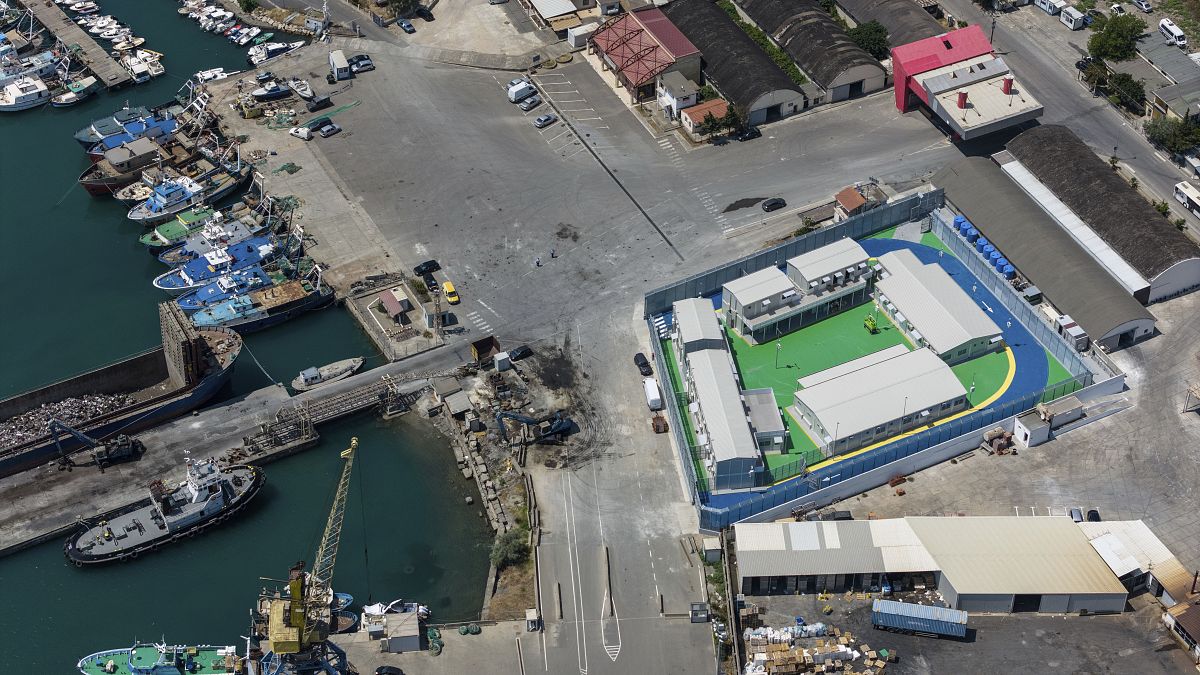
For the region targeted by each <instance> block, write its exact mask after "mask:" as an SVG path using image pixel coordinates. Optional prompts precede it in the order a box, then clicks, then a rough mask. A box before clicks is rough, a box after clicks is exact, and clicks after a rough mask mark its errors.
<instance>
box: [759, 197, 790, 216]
mask: <svg viewBox="0 0 1200 675" xmlns="http://www.w3.org/2000/svg"><path fill="white" fill-rule="evenodd" d="M785 206H787V202H785V201H784V200H783V198H782V197H772V198H770V199H768V200H767V201H765V202H763V203H762V210H763V211H766V212H767V213H770V212H772V211H778V210H779V209H782V208H783V207H785Z"/></svg>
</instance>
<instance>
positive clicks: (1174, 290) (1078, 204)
mask: <svg viewBox="0 0 1200 675" xmlns="http://www.w3.org/2000/svg"><path fill="white" fill-rule="evenodd" d="M1007 149H1008V152H1009V154H1011V155H1012V156H1013V157H1014V158H1015V159H1016V160H1017V161H1019V162H1020V163H1021V164H1022V165H1023V166H1024V167H1025V168H1027V169H1028V170H1029V171H1030V172H1031V173H1032V174H1033V175H1034V176H1035V177H1036V178H1037V180H1039V181H1040V182H1041V183H1043V184H1044V185H1045V186H1046V187H1048V188H1049V189H1050V190H1051V191H1052V192H1053V193H1054V195H1055V196H1056V197H1058V199H1060V200H1061V201H1062V202H1063V203H1064V204H1066V205H1067V206H1068V207H1069V208H1070V209H1071V211H1073V212H1074V213H1075V214H1076V215H1078V216H1079V218H1081V219H1082V220H1083V222H1084V223H1086V224H1087V226H1088V227H1089V228H1091V230H1092V231H1094V232H1095V233H1096V234H1097V235H1099V237H1100V238H1101V239H1103V240H1104V243H1106V244H1107V245H1108V246H1109V247H1111V248H1112V250H1114V251H1116V252H1117V253H1118V254H1119V255H1120V256H1121V257H1122V258H1123V259H1124V260H1125V261H1126V262H1128V263H1129V264H1130V265H1131V266H1132V267H1133V268H1134V269H1135V270H1137V272H1138V274H1140V275H1141V276H1142V277H1144V278H1145V279H1146V280H1147V281H1149V282H1150V288H1149V289H1148V292H1147V293H1145V294H1139V297H1138V298H1137V299H1138V300H1140V301H1141V302H1143V303H1150V302H1155V301H1157V300H1163V299H1166V298H1170V297H1173V296H1175V295H1178V294H1180V293H1182V292H1184V291H1187V290H1191V289H1194V288H1196V287H1198V286H1200V248H1197V247H1196V244H1194V243H1192V241H1191V240H1190V239H1188V238H1187V236H1186V235H1184V234H1183V232H1180V231H1179V230H1178V229H1176V228H1175V226H1174V225H1172V224H1171V223H1170V221H1168V220H1167V219H1166V218H1164V217H1163V216H1162V214H1160V213H1159V212H1158V211H1156V210H1155V209H1154V207H1153V206H1151V205H1150V202H1148V201H1147V200H1146V199H1145V198H1144V197H1143V196H1142V195H1140V194H1138V192H1137V190H1134V189H1133V188H1132V187H1130V186H1129V184H1128V183H1126V182H1125V180H1124V179H1123V178H1121V176H1120V175H1118V174H1117V172H1115V171H1113V170H1112V168H1111V167H1110V166H1109V165H1108V163H1107V162H1105V161H1104V160H1102V159H1100V157H1099V156H1097V155H1096V153H1095V152H1093V151H1092V149H1091V148H1090V147H1088V145H1087V144H1086V143H1084V142H1083V141H1082V140H1080V138H1079V137H1078V136H1076V135H1075V133H1074V132H1073V131H1071V130H1070V129H1068V128H1067V127H1064V126H1060V125H1057V124H1049V125H1045V126H1040V127H1036V128H1034V129H1030V130H1029V131H1026V132H1024V133H1022V134H1020V135H1019V136H1017V137H1016V138H1014V139H1012V140H1011V141H1009V142H1008V146H1007Z"/></svg>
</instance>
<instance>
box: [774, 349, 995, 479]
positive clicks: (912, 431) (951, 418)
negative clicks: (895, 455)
mask: <svg viewBox="0 0 1200 675" xmlns="http://www.w3.org/2000/svg"><path fill="white" fill-rule="evenodd" d="M1004 353H1005V355H1007V356H1008V375H1007V376H1006V377H1005V378H1004V384H1003V385H1001V387H1000V389H998V390H997V391H996V393H995V394H992V395H991V396H989V397H988V398H987V400H985V401H983V402H982V403H980V404H979V405H977V406H975V407H973V408H968V409H967V410H964V411H962V412H959V413H955V414H953V415H951V416H949V417H944V418H942V419H940V420H938V421H936V422H934V423H933V424H928V425H925V426H923V427H919V428H917V429H909V430H908V431H906V432H904V433H902V434H897V435H896V436H892V437H891V438H888V439H885V440H882V441H879V442H878V443H873V444H871V445H868V446H867V447H865V448H859V449H858V450H855V451H854V452H850V453H847V454H845V455H840V456H838V457H832V458H830V459H827V460H825V461H823V462H819V463H817V464H814V465H812V466H811V467H808V470H809V471H816V470H817V469H823V468H825V467H827V466H833V465H834V464H837V463H838V462H841V461H843V460H847V459H850V458H851V457H856V456H858V455H861V454H863V453H864V452H867V451H870V450H874V449H875V448H878V447H880V446H883V445H887V444H888V443H892V442H894V441H898V440H900V439H902V438H907V437H909V436H912V435H914V434H919V433H921V432H922V431H925V430H926V429H932V428H933V427H936V426H941V425H943V424H946V423H947V422H952V421H954V420H956V419H958V418H960V417H965V416H966V415H970V414H971V413H973V412H976V411H978V410H982V409H984V408H986V407H988V406H989V405H991V404H993V403H995V402H996V400H997V399H999V398H1000V397H1001V396H1003V395H1004V392H1006V391H1008V388H1009V387H1010V386H1012V382H1013V379H1014V378H1016V376H1017V359H1016V357H1015V356H1013V352H1012V348H1010V347H1008V346H1007V345H1006V346H1005V347H1004ZM788 416H789V417H791V414H789V415H788ZM793 419H794V418H793ZM801 430H802V431H803V430H804V427H803V426H801ZM809 438H810V439H811V436H810V437H809ZM818 447H820V446H818ZM803 475H804V474H800V475H797V476H792V477H791V478H784V479H783V480H781V481H777V482H775V483H772V486H774V485H781V484H783V483H786V482H788V481H790V480H796V479H797V478H801V477H802V476H803Z"/></svg>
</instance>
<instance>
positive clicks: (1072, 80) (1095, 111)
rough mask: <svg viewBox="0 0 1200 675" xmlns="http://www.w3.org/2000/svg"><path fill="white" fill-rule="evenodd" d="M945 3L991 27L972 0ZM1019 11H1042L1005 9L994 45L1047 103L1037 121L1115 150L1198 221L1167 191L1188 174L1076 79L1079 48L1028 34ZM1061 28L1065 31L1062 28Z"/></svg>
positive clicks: (989, 145) (987, 145) (996, 143)
mask: <svg viewBox="0 0 1200 675" xmlns="http://www.w3.org/2000/svg"><path fill="white" fill-rule="evenodd" d="M944 5H945V6H946V7H947V9H949V10H950V11H951V12H952V13H953V14H954V15H955V16H958V17H961V18H964V19H966V20H967V21H970V22H972V23H978V24H980V25H981V26H982V27H983V29H984V32H985V33H988V32H990V31H991V25H992V23H991V22H992V19H991V17H990V16H988V15H986V14H984V12H983V11H981V10H980V9H979V7H978V6H977V5H975V4H973V3H971V2H970V0H946V2H944ZM1023 12H1041V10H1040V9H1038V8H1036V7H1034V6H1032V5H1029V6H1026V7H1022V8H1020V9H1018V10H1017V11H1015V12H1012V13H1009V14H1003V13H1002V14H1000V15H999V16H998V17H997V20H996V29H995V35H994V38H993V40H992V46H993V47H995V49H996V52H997V53H998V54H999V55H1000V56H1002V57H1003V58H1004V60H1005V61H1006V62H1007V63H1008V65H1009V67H1010V68H1012V70H1013V72H1015V73H1016V76H1017V81H1018V82H1021V83H1023V84H1024V86H1026V87H1028V88H1029V90H1030V91H1031V92H1032V93H1033V95H1034V97H1035V98H1037V100H1039V101H1041V103H1042V105H1043V106H1045V113H1044V114H1043V115H1042V117H1041V119H1040V120H1039V121H1040V122H1041V123H1042V124H1062V125H1065V126H1068V127H1070V128H1071V130H1073V131H1074V132H1075V134H1076V135H1078V136H1079V137H1080V138H1081V139H1083V140H1084V141H1085V142H1086V143H1087V144H1088V145H1090V146H1091V147H1092V148H1093V149H1094V150H1095V151H1096V152H1097V153H1098V154H1100V155H1101V156H1103V157H1109V156H1111V155H1113V154H1114V150H1115V154H1116V156H1117V157H1118V158H1120V160H1121V163H1122V164H1123V165H1124V166H1126V167H1128V168H1129V169H1130V170H1131V171H1132V172H1133V173H1134V174H1135V175H1136V176H1137V178H1138V181H1140V182H1141V184H1142V186H1143V187H1144V189H1147V190H1149V191H1152V192H1153V193H1154V194H1155V195H1156V196H1157V197H1158V198H1159V199H1165V200H1166V201H1167V202H1168V203H1170V204H1171V205H1172V207H1173V211H1174V212H1175V214H1176V216H1185V217H1186V218H1188V220H1189V221H1190V222H1191V223H1193V224H1195V223H1200V220H1197V219H1196V218H1195V216H1193V215H1191V214H1190V213H1187V212H1186V211H1185V210H1184V209H1183V208H1174V207H1178V203H1177V202H1175V201H1174V199H1173V198H1172V196H1171V195H1172V191H1173V189H1174V186H1175V184H1176V183H1178V182H1179V181H1181V180H1185V179H1186V178H1188V175H1187V174H1186V173H1185V172H1184V171H1183V170H1182V169H1180V168H1179V167H1177V166H1176V165H1174V164H1172V163H1171V162H1169V161H1166V159H1164V158H1163V157H1161V156H1159V155H1157V154H1156V153H1155V149H1154V148H1153V147H1152V146H1151V145H1150V144H1149V143H1148V142H1147V141H1146V138H1145V136H1144V135H1143V134H1142V131H1141V128H1140V123H1134V125H1131V123H1130V122H1129V121H1127V120H1126V118H1125V117H1123V116H1122V115H1121V114H1120V113H1119V112H1117V111H1116V110H1115V109H1114V108H1113V107H1112V106H1111V105H1109V103H1108V101H1106V100H1105V99H1104V98H1097V97H1093V96H1092V94H1091V91H1090V90H1089V89H1088V88H1086V87H1085V86H1084V85H1083V84H1081V83H1080V82H1079V81H1078V80H1077V77H1076V70H1075V65H1074V64H1075V61H1076V60H1078V59H1080V58H1082V57H1083V56H1085V54H1084V53H1082V51H1081V50H1080V48H1079V47H1076V46H1074V45H1070V44H1068V42H1067V40H1066V38H1065V37H1064V38H1063V39H1062V40H1045V39H1039V37H1038V36H1036V35H1032V34H1031V33H1030V31H1027V30H1025V29H1023V28H1022V27H1021V24H1022V23H1023V21H1024V20H1023V19H1022V17H1020V14H1021V13H1023ZM1026 20H1027V19H1026ZM1059 28H1062V29H1063V30H1062V33H1063V34H1064V36H1065V34H1066V33H1067V32H1068V31H1067V30H1066V27H1065V26H1059ZM1135 125H1136V126H1135ZM1005 140H1007V137H1006V135H1005V134H1004V133H1000V134H996V135H994V136H993V137H990V138H988V139H985V140H984V142H982V143H978V144H970V143H968V144H964V146H963V150H964V152H967V153H969V154H980V153H985V152H995V151H997V150H999V149H1001V147H1000V146H1002V145H1003V142H1004V141H1005Z"/></svg>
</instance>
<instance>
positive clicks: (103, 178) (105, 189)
mask: <svg viewBox="0 0 1200 675" xmlns="http://www.w3.org/2000/svg"><path fill="white" fill-rule="evenodd" d="M171 159H172V156H171V153H169V152H167V151H166V150H164V149H163V147H162V146H161V145H159V144H158V143H155V142H154V141H152V140H151V139H149V138H138V139H135V140H132V141H129V142H128V143H122V144H121V145H119V146H117V147H115V148H113V149H112V150H108V151H106V152H105V153H104V159H102V160H100V161H99V162H96V163H95V164H92V165H91V166H89V167H88V168H87V169H86V170H85V171H84V172H83V174H82V175H80V176H79V184H80V185H82V186H83V188H84V189H85V190H87V191H88V194H90V195H95V196H102V195H111V194H112V193H114V192H116V191H117V190H119V189H121V188H123V187H125V186H126V185H129V184H130V183H132V182H134V181H136V180H137V179H138V178H139V177H140V176H141V175H142V170H143V169H145V168H146V167H148V166H153V165H155V164H159V163H165V162H169V161H170V160H171Z"/></svg>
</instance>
